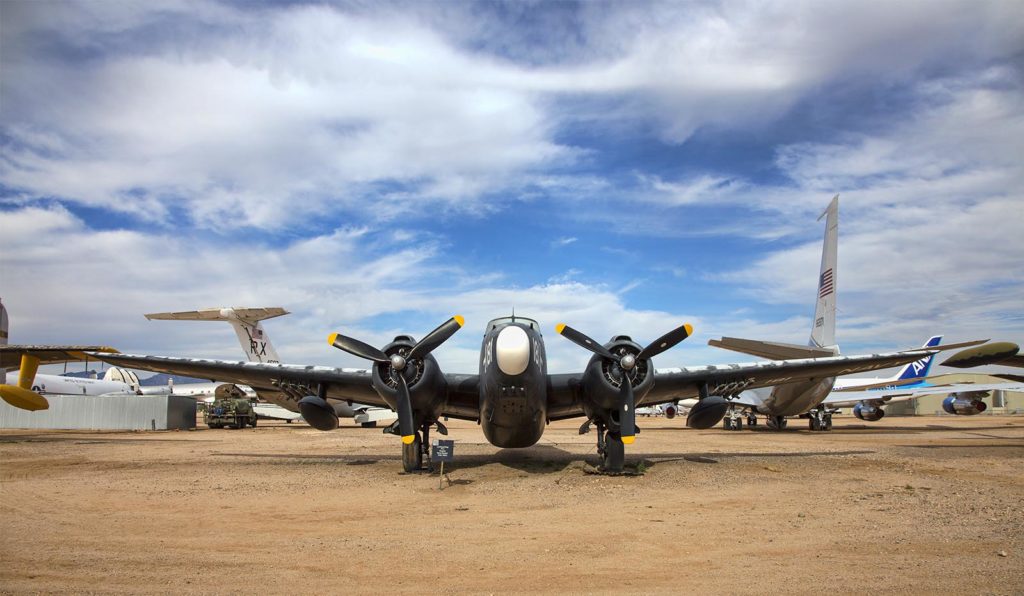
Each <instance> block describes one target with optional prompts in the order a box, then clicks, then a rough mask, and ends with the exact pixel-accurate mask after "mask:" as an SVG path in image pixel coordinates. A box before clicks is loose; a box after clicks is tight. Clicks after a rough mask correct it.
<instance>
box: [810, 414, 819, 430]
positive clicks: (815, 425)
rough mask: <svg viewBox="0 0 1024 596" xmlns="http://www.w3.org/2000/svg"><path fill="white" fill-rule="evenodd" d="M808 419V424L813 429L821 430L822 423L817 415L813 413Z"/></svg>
mask: <svg viewBox="0 0 1024 596" xmlns="http://www.w3.org/2000/svg"><path fill="white" fill-rule="evenodd" d="M807 421H808V426H810V427H811V430H821V423H820V422H818V418H817V417H815V415H814V414H811V417H810V418H808V419H807Z"/></svg>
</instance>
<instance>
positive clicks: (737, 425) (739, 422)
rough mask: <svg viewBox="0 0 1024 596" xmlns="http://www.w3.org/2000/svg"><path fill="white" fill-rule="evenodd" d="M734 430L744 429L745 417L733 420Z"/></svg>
mask: <svg viewBox="0 0 1024 596" xmlns="http://www.w3.org/2000/svg"><path fill="white" fill-rule="evenodd" d="M732 429H733V430H743V418H737V419H735V420H733V421H732Z"/></svg>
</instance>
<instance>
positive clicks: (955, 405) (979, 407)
mask: <svg viewBox="0 0 1024 596" xmlns="http://www.w3.org/2000/svg"><path fill="white" fill-rule="evenodd" d="M942 409H943V410H945V411H946V412H947V413H949V414H955V415H957V416H974V415H975V414H981V413H982V412H984V411H985V410H987V409H988V406H987V405H985V402H983V401H981V400H980V399H972V398H963V397H960V396H958V395H957V394H955V393H954V394H953V395H950V396H949V397H947V398H946V399H944V400H942Z"/></svg>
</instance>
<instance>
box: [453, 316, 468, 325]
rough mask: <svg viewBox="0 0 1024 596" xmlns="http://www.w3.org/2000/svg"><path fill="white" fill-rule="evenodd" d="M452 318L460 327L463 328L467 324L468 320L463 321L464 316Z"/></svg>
mask: <svg viewBox="0 0 1024 596" xmlns="http://www.w3.org/2000/svg"><path fill="white" fill-rule="evenodd" d="M452 318H453V319H455V322H456V323H458V324H459V327H462V326H463V325H465V324H466V319H463V318H462V315H455V316H454V317H452Z"/></svg>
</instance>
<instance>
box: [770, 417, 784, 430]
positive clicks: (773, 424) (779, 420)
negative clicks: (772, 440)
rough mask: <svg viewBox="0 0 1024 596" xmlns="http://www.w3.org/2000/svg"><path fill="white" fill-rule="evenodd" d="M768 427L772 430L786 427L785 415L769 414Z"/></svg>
mask: <svg viewBox="0 0 1024 596" xmlns="http://www.w3.org/2000/svg"><path fill="white" fill-rule="evenodd" d="M768 428H770V429H772V430H782V429H784V428H786V417H785V416H769V417H768Z"/></svg>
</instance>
